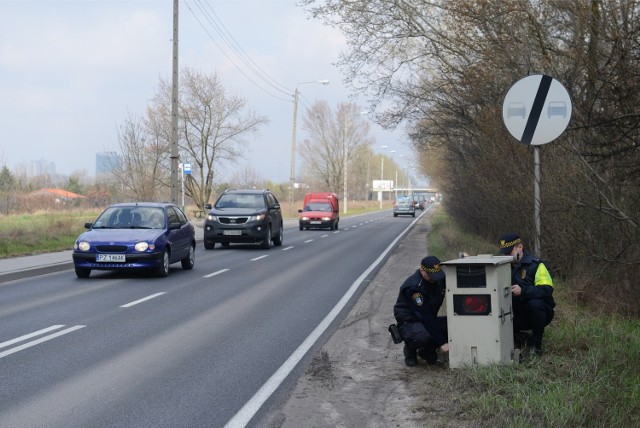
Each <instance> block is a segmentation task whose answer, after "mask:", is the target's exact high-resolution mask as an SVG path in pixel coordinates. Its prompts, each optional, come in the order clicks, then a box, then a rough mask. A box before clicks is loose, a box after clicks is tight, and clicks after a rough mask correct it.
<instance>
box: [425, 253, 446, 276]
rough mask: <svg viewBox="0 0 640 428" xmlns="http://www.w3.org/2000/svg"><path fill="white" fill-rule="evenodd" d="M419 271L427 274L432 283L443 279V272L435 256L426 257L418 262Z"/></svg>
mask: <svg viewBox="0 0 640 428" xmlns="http://www.w3.org/2000/svg"><path fill="white" fill-rule="evenodd" d="M420 269H422V270H423V271H425V272H426V273H428V274H429V278H431V279H432V280H433V281H439V280H441V279H442V278H444V271H443V270H442V266H440V260H439V259H438V258H437V257H436V256H427V257H425V258H424V259H422V261H421V262H420Z"/></svg>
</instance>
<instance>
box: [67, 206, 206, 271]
mask: <svg viewBox="0 0 640 428" xmlns="http://www.w3.org/2000/svg"><path fill="white" fill-rule="evenodd" d="M84 226H85V228H87V229H88V230H87V231H86V232H84V233H82V234H81V235H80V236H79V237H78V239H76V242H75V243H74V244H73V264H74V267H75V271H76V275H77V276H78V278H88V277H89V275H90V274H91V271H92V270H136V269H148V270H152V271H154V272H155V274H156V275H157V276H161V277H164V276H167V275H168V274H169V265H170V264H172V263H177V262H181V263H182V268H183V269H193V266H194V264H195V250H196V239H195V229H194V227H193V224H191V223H190V222H189V219H188V218H187V216H186V215H185V214H184V213H183V212H182V210H181V209H180V208H178V207H177V206H175V205H173V204H168V203H153V202H132V203H122V204H115V205H111V206H110V207H108V208H107V209H106V210H104V211H103V212H102V214H100V216H98V218H97V219H96V220H95V221H94V222H93V223H85V225H84Z"/></svg>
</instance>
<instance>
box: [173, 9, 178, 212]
mask: <svg viewBox="0 0 640 428" xmlns="http://www.w3.org/2000/svg"><path fill="white" fill-rule="evenodd" d="M171 202H172V203H174V204H177V203H178V0H173V79H172V85H171Z"/></svg>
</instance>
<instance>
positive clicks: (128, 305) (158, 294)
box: [120, 291, 167, 308]
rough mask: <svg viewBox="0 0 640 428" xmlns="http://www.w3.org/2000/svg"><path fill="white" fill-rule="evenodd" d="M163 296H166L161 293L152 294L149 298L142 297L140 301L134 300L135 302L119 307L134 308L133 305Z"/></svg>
mask: <svg viewBox="0 0 640 428" xmlns="http://www.w3.org/2000/svg"><path fill="white" fill-rule="evenodd" d="M163 294H167V293H166V292H164V291H163V292H162V293H156V294H152V295H151V296H147V297H143V298H142V299H140V300H136V301H134V302H131V303H127V304H126V305H122V306H120V307H121V308H130V307H131V306H135V305H137V304H138V303H142V302H146V301H147V300H151V299H154V298H156V297H158V296H162V295H163Z"/></svg>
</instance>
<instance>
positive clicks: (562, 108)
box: [502, 74, 571, 255]
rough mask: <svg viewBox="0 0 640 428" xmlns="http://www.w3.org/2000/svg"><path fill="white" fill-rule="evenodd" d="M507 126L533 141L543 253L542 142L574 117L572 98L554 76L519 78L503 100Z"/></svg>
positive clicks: (516, 135)
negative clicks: (541, 221)
mask: <svg viewBox="0 0 640 428" xmlns="http://www.w3.org/2000/svg"><path fill="white" fill-rule="evenodd" d="M502 119H503V121H504V124H505V126H506V127H507V129H508V130H509V132H510V133H511V135H513V136H514V138H515V139H516V140H518V141H520V142H521V143H524V144H527V145H532V146H534V147H533V154H534V168H533V169H534V171H533V173H534V210H533V211H534V213H533V217H534V225H535V229H536V231H535V232H536V234H535V237H534V251H535V253H536V254H538V255H540V205H541V198H540V147H538V146H540V145H542V144H547V143H550V142H551V141H553V140H555V139H556V138H558V137H559V136H560V134H562V133H563V132H564V130H565V129H566V128H567V125H568V124H569V120H571V98H570V97H569V93H568V92H567V90H566V89H565V87H564V86H563V85H562V83H560V82H558V81H557V80H556V79H554V78H553V77H551V76H547V75H546V74H535V75H532V76H527V77H525V78H523V79H520V80H518V81H517V82H516V83H515V84H514V85H513V86H512V87H511V89H509V92H507V96H506V97H505V98H504V102H503V103H502Z"/></svg>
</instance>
